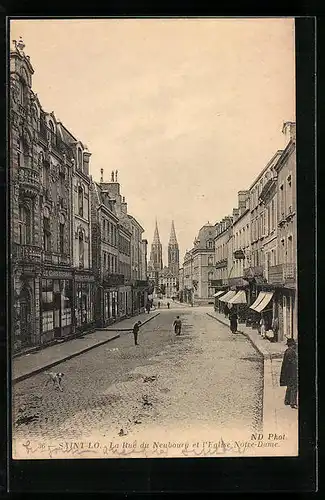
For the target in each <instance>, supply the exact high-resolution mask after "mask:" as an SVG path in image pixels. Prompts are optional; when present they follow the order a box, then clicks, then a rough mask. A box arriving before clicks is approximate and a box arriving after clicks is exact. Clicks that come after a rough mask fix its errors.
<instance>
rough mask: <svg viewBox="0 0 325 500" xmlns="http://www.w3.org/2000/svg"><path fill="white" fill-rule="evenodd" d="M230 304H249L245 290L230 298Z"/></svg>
mask: <svg viewBox="0 0 325 500" xmlns="http://www.w3.org/2000/svg"><path fill="white" fill-rule="evenodd" d="M229 304H247V300H246V293H245V290H240V291H239V292H237V293H236V295H235V296H234V297H233V298H232V299H230V300H229Z"/></svg>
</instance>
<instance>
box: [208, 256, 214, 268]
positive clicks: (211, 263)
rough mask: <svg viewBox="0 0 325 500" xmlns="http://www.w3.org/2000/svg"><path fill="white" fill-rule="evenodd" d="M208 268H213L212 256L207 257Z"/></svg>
mask: <svg viewBox="0 0 325 500" xmlns="http://www.w3.org/2000/svg"><path fill="white" fill-rule="evenodd" d="M208 266H213V255H209V257H208Z"/></svg>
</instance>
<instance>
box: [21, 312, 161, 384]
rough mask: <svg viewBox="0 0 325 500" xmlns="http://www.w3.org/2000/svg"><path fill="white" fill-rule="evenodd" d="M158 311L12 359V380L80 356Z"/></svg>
mask: <svg viewBox="0 0 325 500" xmlns="http://www.w3.org/2000/svg"><path fill="white" fill-rule="evenodd" d="M158 314H159V313H158V312H154V313H150V314H145V313H143V314H139V315H138V316H133V317H132V318H128V319H125V320H123V321H120V322H119V323H117V325H116V327H115V328H113V327H112V326H110V328H107V329H101V330H96V331H95V332H92V333H88V334H87V333H85V334H84V335H83V336H82V337H79V338H75V339H72V340H67V341H66V342H61V343H59V344H55V345H52V346H50V347H44V349H41V350H39V351H35V352H32V353H28V354H25V355H22V356H19V357H17V358H13V360H12V382H13V383H17V382H20V381H22V380H25V379H26V378H28V377H31V376H33V375H36V374H37V373H40V372H42V371H44V370H49V369H50V368H52V367H53V366H55V365H58V364H59V363H62V362H63V361H67V360H68V359H71V358H74V357H75V356H79V354H82V353H84V352H87V351H90V349H94V348H95V347H99V346H101V345H103V344H106V343H107V342H110V341H111V340H114V339H117V338H118V337H120V333H119V332H123V331H130V330H131V329H132V327H133V325H134V323H135V322H136V321H139V320H140V321H141V322H142V325H144V324H145V323H148V321H150V320H152V319H154V318H155V317H156V316H158Z"/></svg>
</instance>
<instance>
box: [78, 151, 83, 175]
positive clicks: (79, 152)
mask: <svg viewBox="0 0 325 500" xmlns="http://www.w3.org/2000/svg"><path fill="white" fill-rule="evenodd" d="M78 168H79V170H82V151H81V149H80V148H78Z"/></svg>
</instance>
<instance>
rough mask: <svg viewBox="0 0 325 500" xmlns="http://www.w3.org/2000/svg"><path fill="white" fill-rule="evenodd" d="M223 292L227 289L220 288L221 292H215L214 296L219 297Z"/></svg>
mask: <svg viewBox="0 0 325 500" xmlns="http://www.w3.org/2000/svg"><path fill="white" fill-rule="evenodd" d="M223 293H226V290H220V291H219V292H217V293H215V294H214V297H219V296H220V295H222V294H223Z"/></svg>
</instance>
